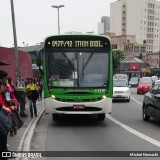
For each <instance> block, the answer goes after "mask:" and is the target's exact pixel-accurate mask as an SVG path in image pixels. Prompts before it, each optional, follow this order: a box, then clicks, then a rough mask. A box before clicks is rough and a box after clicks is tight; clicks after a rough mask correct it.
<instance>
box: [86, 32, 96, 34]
mask: <svg viewBox="0 0 160 160" xmlns="http://www.w3.org/2000/svg"><path fill="white" fill-rule="evenodd" d="M86 33H89V34H92V33H94V31H91V32H86Z"/></svg>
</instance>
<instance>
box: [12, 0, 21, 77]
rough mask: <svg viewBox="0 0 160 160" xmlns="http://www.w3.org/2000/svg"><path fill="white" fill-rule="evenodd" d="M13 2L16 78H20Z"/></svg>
mask: <svg viewBox="0 0 160 160" xmlns="http://www.w3.org/2000/svg"><path fill="white" fill-rule="evenodd" d="M10 2H11V14H12V25H13V37H14V50H15V63H16V76H17V78H18V77H20V67H19V55H18V48H17V36H16V24H15V16H14V4H13V0H10Z"/></svg>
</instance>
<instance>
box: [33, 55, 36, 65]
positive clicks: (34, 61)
mask: <svg viewBox="0 0 160 160" xmlns="http://www.w3.org/2000/svg"><path fill="white" fill-rule="evenodd" d="M36 60H37V57H36V56H32V64H36V63H37V62H36Z"/></svg>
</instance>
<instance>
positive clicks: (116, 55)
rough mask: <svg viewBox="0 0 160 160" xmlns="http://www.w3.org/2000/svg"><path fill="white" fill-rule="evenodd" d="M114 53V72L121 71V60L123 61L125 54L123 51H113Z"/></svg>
mask: <svg viewBox="0 0 160 160" xmlns="http://www.w3.org/2000/svg"><path fill="white" fill-rule="evenodd" d="M112 53H113V70H114V72H115V71H118V70H120V63H121V60H123V59H124V58H125V56H126V55H125V53H124V51H122V50H117V49H116V50H112Z"/></svg>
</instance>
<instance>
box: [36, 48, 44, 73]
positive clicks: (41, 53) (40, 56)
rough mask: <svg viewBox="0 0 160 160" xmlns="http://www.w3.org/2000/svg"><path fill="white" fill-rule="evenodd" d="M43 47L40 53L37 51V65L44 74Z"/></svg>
mask: <svg viewBox="0 0 160 160" xmlns="http://www.w3.org/2000/svg"><path fill="white" fill-rule="evenodd" d="M42 57H43V49H41V50H39V51H38V53H37V66H38V67H39V71H40V73H41V75H43V69H42V68H41V67H42V65H43V63H42V61H43V59H42Z"/></svg>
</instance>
